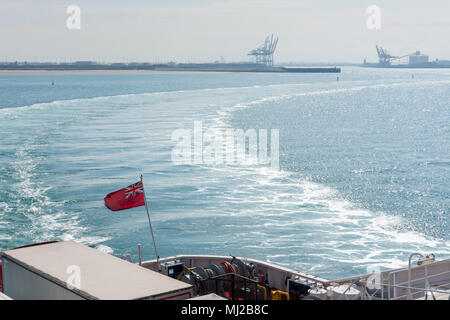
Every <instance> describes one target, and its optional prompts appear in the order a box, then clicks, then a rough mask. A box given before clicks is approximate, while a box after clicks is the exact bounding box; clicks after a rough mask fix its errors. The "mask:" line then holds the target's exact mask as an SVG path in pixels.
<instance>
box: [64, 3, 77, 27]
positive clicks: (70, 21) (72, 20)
mask: <svg viewBox="0 0 450 320" xmlns="http://www.w3.org/2000/svg"><path fill="white" fill-rule="evenodd" d="M66 13H67V14H69V15H70V16H69V17H68V18H67V20H66V27H67V29H69V30H80V29H81V8H80V7H79V6H77V5H75V4H72V5H70V6H68V7H67V9H66Z"/></svg>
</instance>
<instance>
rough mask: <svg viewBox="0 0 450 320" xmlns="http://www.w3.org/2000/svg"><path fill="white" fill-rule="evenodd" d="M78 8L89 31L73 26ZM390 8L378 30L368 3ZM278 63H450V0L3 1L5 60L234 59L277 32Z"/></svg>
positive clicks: (1, 54) (0, 27) (0, 53)
mask: <svg viewBox="0 0 450 320" xmlns="http://www.w3.org/2000/svg"><path fill="white" fill-rule="evenodd" d="M69 5H77V6H79V7H80V8H81V29H80V30H69V29H68V28H67V27H66V21H67V19H68V18H69V14H67V13H66V9H67V7H68V6H69ZM370 5H377V6H379V7H380V9H381V29H380V30H369V29H368V28H367V26H366V21H367V19H368V17H369V15H368V14H367V13H366V9H367V7H369V6H370ZM272 33H273V34H275V35H276V36H278V37H279V38H280V41H279V44H278V48H277V51H276V53H275V62H276V63H277V62H290V61H292V62H362V61H363V59H364V58H367V59H368V60H369V61H376V60H377V55H376V51H375V44H378V45H381V46H383V47H385V48H386V49H387V50H388V51H389V53H391V54H393V55H405V54H409V53H412V52H414V51H416V50H420V51H422V52H423V53H425V54H427V55H429V56H430V58H431V59H433V60H434V59H436V58H439V59H450V41H449V39H450V1H444V0H429V1H403V0H401V1H400V0H399V1H392V0H391V1H387V0H382V1H365V0H347V1H346V0H344V1H332V0H316V1H314V0H303V1H302V0H300V1H294V0H286V1H267V0H223V1H218V0H208V1H207V0H191V1H183V0H165V1H159V0H158V1H151V0H150V1H143V0H130V1H126V2H125V1H117V0H113V1H111V0H110V1H106V0H101V1H100V0H99V1H86V0H73V1H51V0H42V1H39V3H37V1H36V2H31V1H20V0H19V1H12V0H3V1H2V3H1V4H0V38H1V46H0V61H1V60H5V59H7V60H8V61H15V60H18V61H23V60H27V61H58V62H63V61H76V60H95V61H106V62H113V61H117V62H124V61H127V62H131V61H139V62H166V61H171V60H172V61H177V62H212V61H214V60H220V59H221V57H223V58H224V59H225V61H227V62H232V61H250V57H248V56H247V53H248V52H249V51H250V50H252V49H255V48H256V47H257V46H259V45H260V44H262V42H263V41H264V38H265V37H266V36H267V35H269V34H272Z"/></svg>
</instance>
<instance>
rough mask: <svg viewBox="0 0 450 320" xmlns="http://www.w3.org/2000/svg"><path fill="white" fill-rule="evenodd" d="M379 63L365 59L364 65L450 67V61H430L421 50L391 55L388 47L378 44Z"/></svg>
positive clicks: (381, 66) (382, 66) (383, 66)
mask: <svg viewBox="0 0 450 320" xmlns="http://www.w3.org/2000/svg"><path fill="white" fill-rule="evenodd" d="M375 48H376V49H377V54H378V63H368V62H366V60H364V64H363V66H364V67H380V68H450V61H448V60H441V61H440V60H438V59H436V60H435V61H429V57H428V56H427V55H425V54H422V53H421V52H420V51H416V52H414V53H409V54H405V55H402V56H393V55H390V54H389V53H388V52H387V50H386V49H384V48H383V47H381V46H378V45H376V46H375Z"/></svg>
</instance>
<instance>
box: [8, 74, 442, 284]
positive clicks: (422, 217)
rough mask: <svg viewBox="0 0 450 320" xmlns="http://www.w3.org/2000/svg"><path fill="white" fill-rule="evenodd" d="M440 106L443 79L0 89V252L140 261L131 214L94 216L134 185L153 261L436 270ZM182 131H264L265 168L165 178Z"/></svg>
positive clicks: (320, 270) (30, 84) (209, 78)
mask: <svg viewBox="0 0 450 320" xmlns="http://www.w3.org/2000/svg"><path fill="white" fill-rule="evenodd" d="M413 75H414V77H413ZM337 80H339V81H337ZM52 83H53V85H52ZM449 97H450V70H445V69H440V70H438V69H436V70H433V69H422V70H413V69H409V70H395V69H369V68H357V67H344V68H343V69H342V73H341V74H339V79H337V76H336V74H326V73H325V74H287V73H286V74H284V73H175V72H174V73H117V74H114V73H103V74H101V73H97V74H96V73H73V74H69V73H64V74H58V73H33V74H31V73H30V74H0V250H5V249H9V248H13V247H17V246H21V245H25V244H30V243H35V242H41V241H50V240H75V241H79V242H82V243H84V244H87V245H89V246H92V247H94V248H98V249H99V250H102V251H105V252H108V253H111V254H114V255H117V256H122V255H124V254H127V253H130V254H131V255H132V257H133V258H134V260H136V259H137V244H138V243H140V244H141V245H142V246H143V256H144V259H153V258H154V251H153V246H152V242H151V235H150V231H149V226H148V221H147V216H146V213H145V209H144V207H138V208H134V209H130V210H124V211H119V212H111V211H109V210H108V209H107V208H105V206H104V204H103V198H104V197H105V195H106V194H107V193H109V192H112V191H115V190H118V189H120V188H123V187H126V186H128V185H129V184H131V183H134V182H136V181H138V179H139V177H140V174H141V173H142V174H143V175H144V185H145V191H146V197H147V200H148V204H149V209H150V215H151V219H152V223H153V229H154V232H155V238H156V244H157V248H158V253H159V255H160V256H161V257H165V256H170V255H176V254H220V255H236V256H247V257H251V258H256V259H261V260H266V261H270V262H273V263H276V264H279V265H282V266H287V267H290V268H294V269H297V270H299V271H303V272H308V273H311V274H314V275H318V276H322V277H325V278H329V279H332V278H338V277H343V276H351V275H355V274H360V273H366V272H368V271H369V272H370V271H372V270H376V269H381V270H384V269H386V268H393V267H400V266H404V265H405V264H406V263H407V259H408V257H409V254H410V253H412V252H423V253H434V254H435V255H436V256H437V258H438V259H443V258H449V257H450V236H449V225H448V214H449V204H450V193H449V181H450V159H449V151H450V142H449V139H450V127H449V126H450V125H449V124H450V99H449ZM195 122H197V123H198V122H201V124H202V126H203V130H204V131H207V130H219V131H220V130H222V129H226V128H231V129H242V130H244V131H246V130H249V129H251V130H255V131H256V132H260V131H259V130H261V129H263V130H267V131H268V132H269V133H270V132H271V130H278V132H279V148H278V153H279V168H276V167H273V166H271V165H270V164H262V163H258V162H242V161H241V162H240V161H236V162H235V163H228V162H226V161H225V162H224V163H212V164H211V163H208V164H206V163H201V162H200V163H198V162H197V163H195V162H193V163H185V164H180V163H176V162H174V161H173V151H174V148H175V146H176V142H175V141H174V140H173V139H172V136H173V133H174V132H175V131H176V130H180V129H184V130H191V131H193V130H194V125H195ZM269 140H270V139H269Z"/></svg>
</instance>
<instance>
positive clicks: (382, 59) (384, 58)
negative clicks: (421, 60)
mask: <svg viewBox="0 0 450 320" xmlns="http://www.w3.org/2000/svg"><path fill="white" fill-rule="evenodd" d="M375 47H376V48H377V53H378V59H379V63H380V65H391V64H392V62H396V64H398V63H400V60H401V59H403V58H406V57H409V56H412V55H417V54H420V52H419V51H417V52H415V53H409V54H405V55H403V56H391V55H390V54H389V53H388V52H387V50H386V49H384V48H383V47H381V46H380V47H379V46H378V45H376V46H375Z"/></svg>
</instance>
